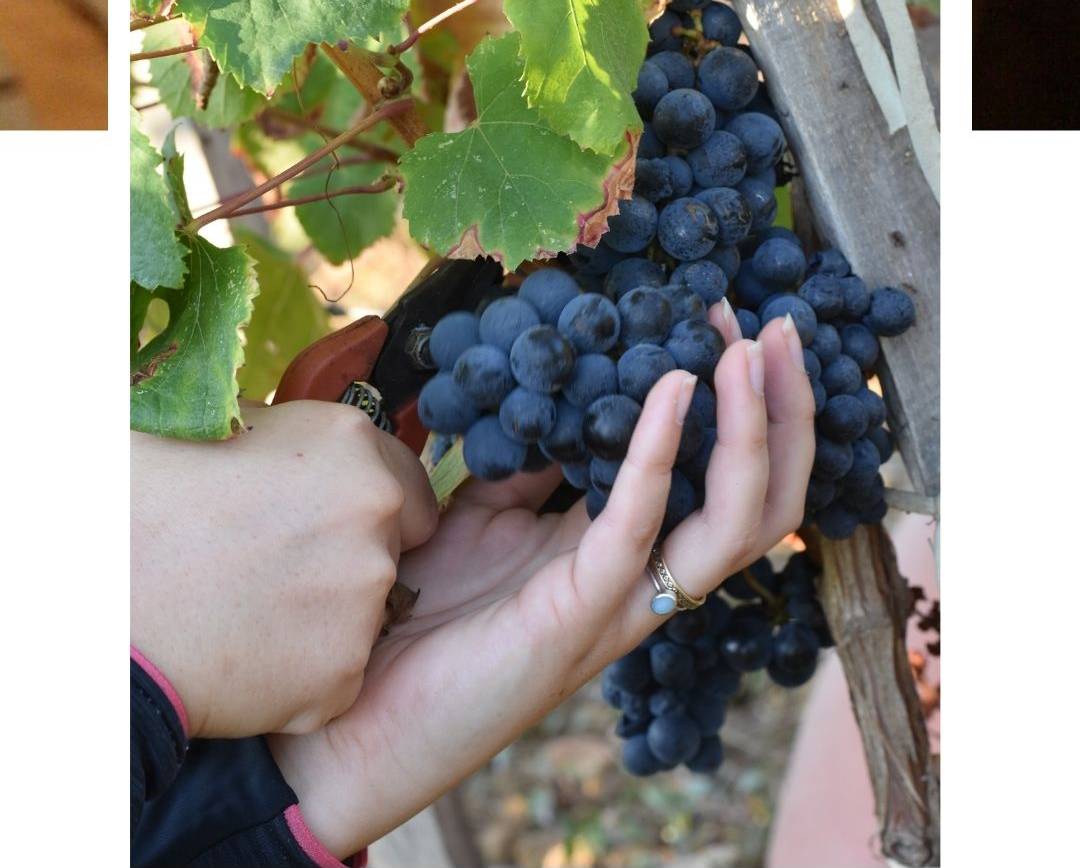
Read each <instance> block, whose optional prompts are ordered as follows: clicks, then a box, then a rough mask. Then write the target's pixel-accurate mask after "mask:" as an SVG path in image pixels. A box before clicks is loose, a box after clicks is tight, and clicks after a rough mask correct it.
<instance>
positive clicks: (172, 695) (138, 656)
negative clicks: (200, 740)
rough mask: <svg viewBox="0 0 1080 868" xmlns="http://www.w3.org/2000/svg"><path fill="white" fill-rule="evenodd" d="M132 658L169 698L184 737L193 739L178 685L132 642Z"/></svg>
mask: <svg viewBox="0 0 1080 868" xmlns="http://www.w3.org/2000/svg"><path fill="white" fill-rule="evenodd" d="M130 656H131V659H132V660H133V661H134V662H135V664H136V665H137V666H138V667H139V668H140V669H142V671H143V672H145V673H146V674H147V675H148V676H149V677H150V679H151V680H152V681H153V682H154V684H156V685H157V687H158V689H159V690H160V691H161V693H162V695H163V696H164V697H165V699H166V700H168V702H169V705H171V706H172V709H173V712H174V713H175V714H176V717H177V719H178V720H179V721H180V728H181V729H182V730H183V733H184V737H185V738H187V739H191V738H192V737H193V736H194V734H193V732H192V728H191V718H190V716H189V714H188V709H187V705H186V704H185V702H184V700H183V699H182V698H181V696H180V694H179V693H178V692H177V690H176V687H175V686H174V685H173V683H172V681H170V680H169V679H168V677H166V675H165V673H163V672H162V671H161V670H160V669H159V668H158V667H157V666H156V665H155V664H154V663H153V662H152V661H151V660H150V659H149V658H148V657H147V656H146V655H145V654H143V653H142V651H140V650H139V648H138V647H137V646H136V645H134V644H132V645H131V648H130Z"/></svg>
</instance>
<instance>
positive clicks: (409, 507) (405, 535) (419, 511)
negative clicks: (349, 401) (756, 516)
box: [375, 430, 439, 551]
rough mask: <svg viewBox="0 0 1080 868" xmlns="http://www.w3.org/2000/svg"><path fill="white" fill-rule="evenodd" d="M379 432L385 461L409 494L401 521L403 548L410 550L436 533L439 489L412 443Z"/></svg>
mask: <svg viewBox="0 0 1080 868" xmlns="http://www.w3.org/2000/svg"><path fill="white" fill-rule="evenodd" d="M375 434H376V438H375V443H376V445H377V446H378V448H379V452H380V453H381V455H382V457H383V461H384V462H385V463H386V466H387V469H388V470H389V471H390V473H391V474H392V475H393V477H394V478H395V479H396V480H397V481H398V483H399V484H400V485H401V490H402V491H403V492H404V494H405V501H404V503H403V504H402V506H401V512H400V513H399V516H398V520H399V524H400V531H401V550H402V551H408V550H409V549H411V548H416V546H419V545H422V544H423V543H425V542H427V541H428V540H429V539H431V535H432V534H433V533H435V528H436V526H437V525H438V522H439V509H438V505H437V504H436V503H435V492H434V491H432V488H431V483H430V482H429V481H428V475H427V471H425V470H424V466H423V465H422V464H421V463H420V459H419V458H417V457H416V455H414V454H413V452H412V450H411V449H409V447H408V446H406V445H405V444H404V443H402V442H401V441H400V440H398V439H397V438H396V437H392V436H391V435H389V434H387V433H386V432H385V431H378V430H376V432H375Z"/></svg>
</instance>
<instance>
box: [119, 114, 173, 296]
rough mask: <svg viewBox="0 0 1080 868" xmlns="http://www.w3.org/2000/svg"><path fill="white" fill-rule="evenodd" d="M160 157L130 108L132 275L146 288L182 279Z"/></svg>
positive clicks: (171, 209)
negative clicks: (140, 128)
mask: <svg viewBox="0 0 1080 868" xmlns="http://www.w3.org/2000/svg"><path fill="white" fill-rule="evenodd" d="M161 163H162V158H161V154H159V153H158V152H157V151H156V150H155V149H154V146H153V145H151V144H150V139H148V138H147V137H146V136H145V135H144V134H143V133H142V132H141V131H140V130H139V117H138V115H137V114H136V113H135V111H134V110H133V111H132V112H131V279H132V280H133V281H135V282H136V283H137V284H139V285H140V286H144V287H146V288H147V289H157V288H158V287H159V286H163V287H169V288H172V289H175V288H177V287H179V286H180V285H181V284H182V283H183V282H184V247H183V245H182V244H181V243H180V239H179V237H178V236H177V234H176V224H177V222H178V220H179V215H178V214H177V212H176V210H175V209H174V208H173V204H172V199H171V197H170V195H169V191H168V188H167V187H166V184H165V178H164V177H163V176H162V174H161V173H160V172H159V171H158V167H160V166H161Z"/></svg>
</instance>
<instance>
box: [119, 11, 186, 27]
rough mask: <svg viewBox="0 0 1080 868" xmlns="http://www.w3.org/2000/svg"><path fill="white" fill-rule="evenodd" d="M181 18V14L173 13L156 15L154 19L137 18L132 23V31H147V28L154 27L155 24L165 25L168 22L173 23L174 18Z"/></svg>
mask: <svg viewBox="0 0 1080 868" xmlns="http://www.w3.org/2000/svg"><path fill="white" fill-rule="evenodd" d="M179 17H180V13H179V12H171V13H169V14H168V15H155V16H153V17H152V18H137V19H135V20H134V21H132V22H131V29H132V30H145V29H146V28H147V27H153V26H154V25H155V24H163V23H165V22H166V21H172V20H173V19H174V18H179Z"/></svg>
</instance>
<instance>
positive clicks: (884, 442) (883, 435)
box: [866, 426, 893, 464]
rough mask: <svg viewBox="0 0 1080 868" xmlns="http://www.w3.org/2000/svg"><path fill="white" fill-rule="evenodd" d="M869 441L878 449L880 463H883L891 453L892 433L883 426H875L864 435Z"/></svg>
mask: <svg viewBox="0 0 1080 868" xmlns="http://www.w3.org/2000/svg"><path fill="white" fill-rule="evenodd" d="M866 436H867V438H868V439H869V440H870V442H871V443H873V444H874V446H875V448H876V449H877V451H878V456H879V457H880V458H881V463H882V464H884V463H885V462H886V461H888V460H889V458H891V457H892V454H893V442H892V435H891V434H890V433H889V432H888V431H887V430H886V429H884V428H882V427H880V426H879V427H877V428H874V429H872V430H871V431H870V433H869V434H867V435H866Z"/></svg>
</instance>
